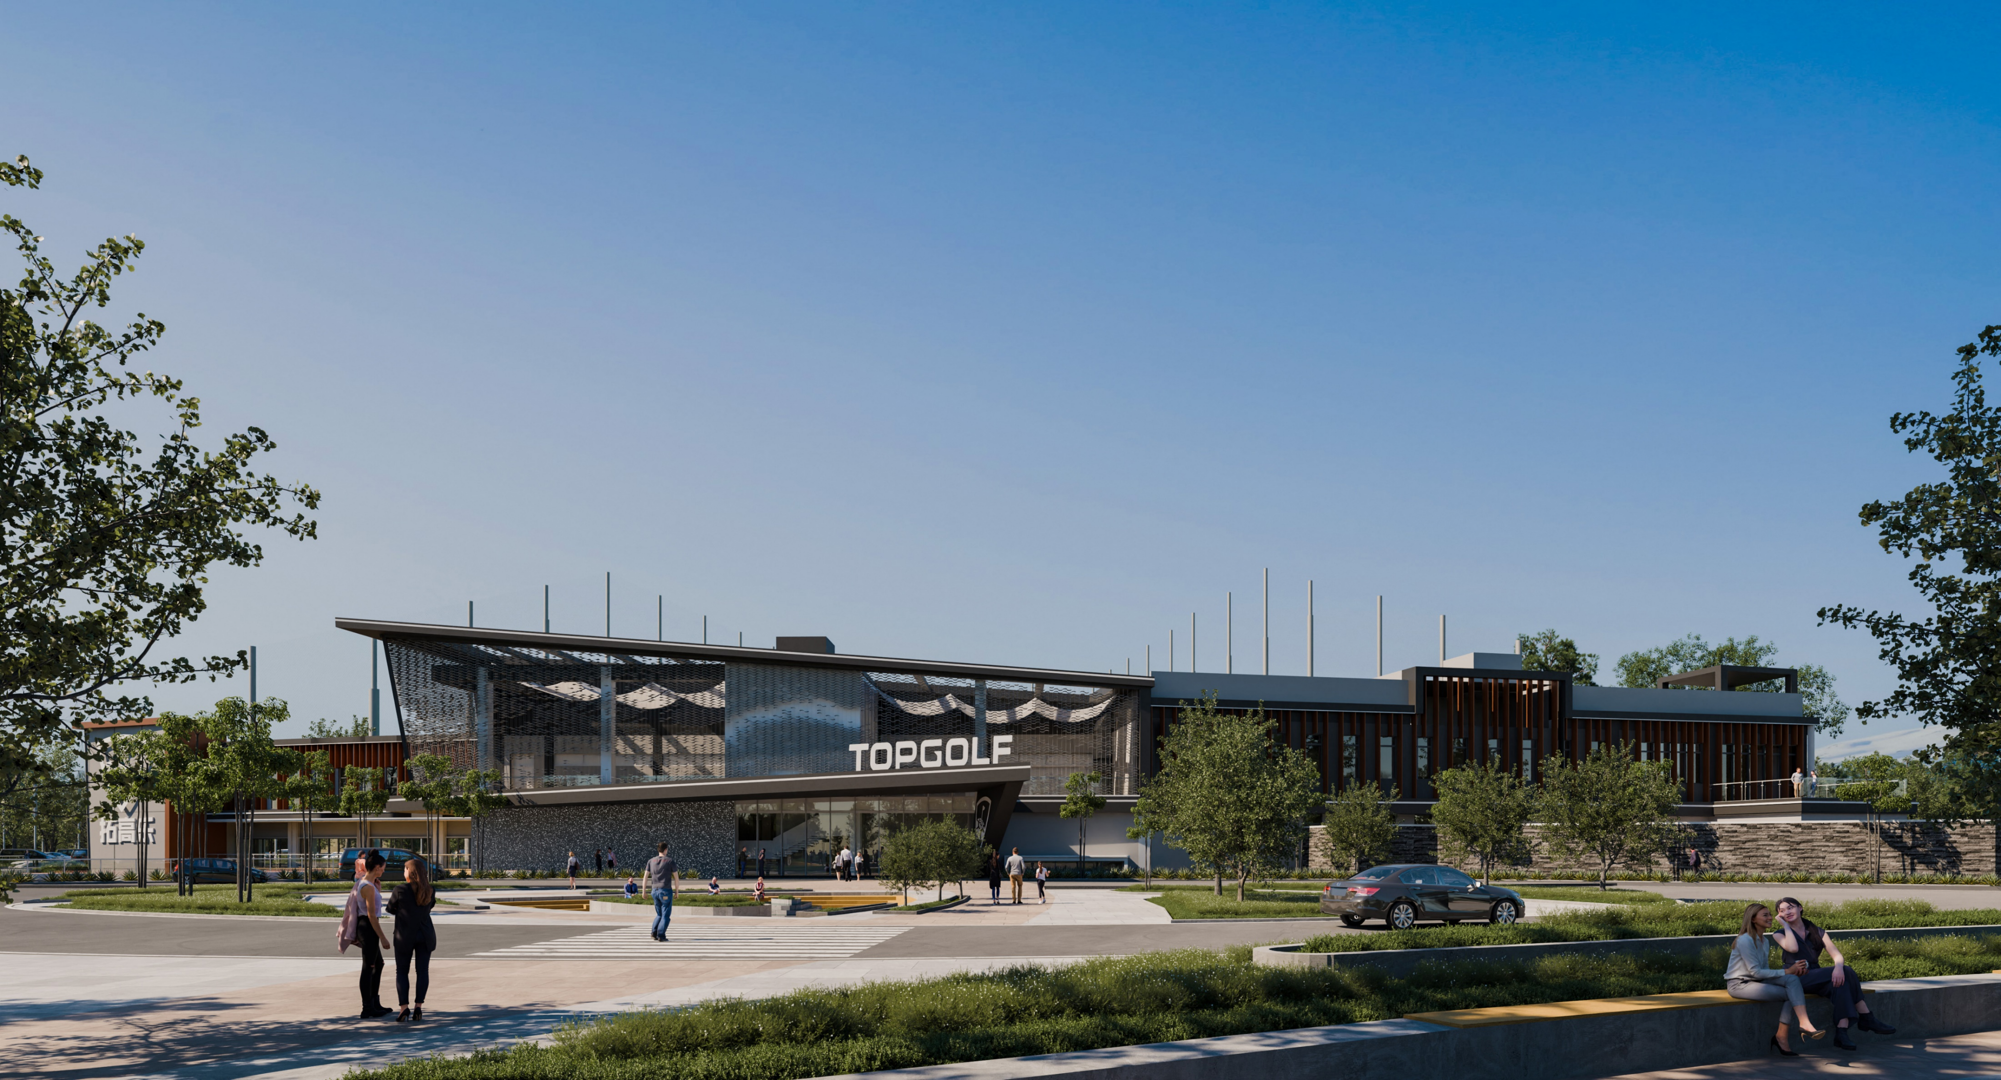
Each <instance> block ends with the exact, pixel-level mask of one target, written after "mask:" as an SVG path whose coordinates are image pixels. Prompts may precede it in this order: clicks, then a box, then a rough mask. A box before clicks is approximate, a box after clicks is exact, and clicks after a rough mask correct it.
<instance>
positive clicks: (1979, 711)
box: [1819, 326, 2001, 817]
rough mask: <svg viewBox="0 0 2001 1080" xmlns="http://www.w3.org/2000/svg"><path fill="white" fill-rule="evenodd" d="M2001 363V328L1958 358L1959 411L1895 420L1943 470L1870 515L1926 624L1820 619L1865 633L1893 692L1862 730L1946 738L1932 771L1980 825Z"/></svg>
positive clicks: (1849, 616)
mask: <svg viewBox="0 0 2001 1080" xmlns="http://www.w3.org/2000/svg"><path fill="white" fill-rule="evenodd" d="M1994 356H2001V326H1989V327H1987V328H1985V329H1983V330H1981V331H1980V336H1979V338H1978V339H1976V340H1974V341H1971V342H1969V343H1967V344H1965V345H1963V346H1961V347H1960V349H1959V365H1958V368H1957V370H1955V371H1954V372H1953V376H1952V381H1953V385H1954V386H1955V387H1956V391H1955V393H1954V395H1953V402H1952V410H1951V411H1950V412H1947V413H1944V414H1942V415H1934V414H1932V413H1931V412H1928V411H1924V410H1920V411H1917V412H1899V413H1896V414H1894V415H1892V416H1891V417H1890V430H1891V431H1892V432H1895V433H1896V434H1899V435H1902V436H1904V449H1905V450H1906V451H1908V452H1910V453H1914V454H1915V453H1920V452H1922V453H1924V454H1927V455H1929V456H1930V457H1931V458H1932V460H1933V461H1936V462H1937V463H1938V464H1939V466H1940V467H1941V468H1942V469H1943V471H1944V474H1945V475H1944V476H1942V477H1938V478H1935V479H1930V480H1927V481H1926V482H1924V483H1921V484H1919V485H1918V486H1916V487H1914V488H1912V489H1911V490H1910V491H1909V492H1907V493H1905V495H1904V496H1903V498H1901V499H1897V500H1895V501H1893V502H1882V501H1874V502H1870V503H1868V504H1867V505H1865V506H1863V507H1862V512H1861V520H1862V524H1863V525H1864V526H1870V527H1874V528H1875V529H1876V536H1877V543H1878V544H1879V545H1880V546H1881V547H1882V548H1883V550H1884V551H1885V552H1888V553H1890V554H1892V555H1896V556H1899V557H1901V558H1903V559H1906V560H1912V559H1915V560H1916V561H1915V562H1913V563H1912V564H1911V569H1910V572H1909V575H1908V577H1909V580H1910V583H1911V585H1912V587H1913V588H1914V589H1916V590H1917V593H1918V599H1919V601H1920V604H1921V606H1922V607H1923V608H1924V609H1926V610H1928V611H1929V612H1930V614H1928V615H1924V616H1922V617H1906V616H1904V615H1900V614H1898V613H1896V612H1891V611H1873V610H1872V611H1867V612H1865V611H1863V610H1862V609H1861V608H1858V607H1854V606H1852V605H1847V604H1835V605H1831V606H1828V607H1824V608H1821V609H1820V611H1819V615H1820V618H1821V620H1822V621H1823V622H1831V623H1835V624H1837V625H1839V626H1845V627H1848V628H1850V629H1853V628H1855V627H1858V626H1859V627H1862V628H1863V629H1866V630H1868V631H1869V634H1870V635H1871V636H1872V637H1874V638H1875V639H1876V644H1877V646H1878V652H1877V655H1878V656H1879V657H1881V658H1882V660H1883V661H1884V662H1885V663H1887V664H1889V665H1890V666H1891V667H1892V668H1894V669H1895V670H1896V672H1897V687H1896V689H1894V690H1892V691H1891V692H1890V693H1889V695H1888V696H1886V697H1884V698H1883V699H1881V700H1879V701H1865V702H1863V703H1862V704H1861V705H1860V706H1858V707H1857V708H1856V710H1855V712H1856V715H1857V716H1860V717H1861V718H1862V719H1863V720H1864V722H1867V721H1869V720H1874V719H1881V718H1888V717H1892V716H1909V717H1915V718H1916V719H1917V720H1918V721H1920V722H1921V723H1924V724H1927V725H1936V726H1938V727H1940V728H1943V729H1944V731H1945V736H1944V738H1943V740H1942V741H1941V745H1940V747H1939V751H1938V753H1937V754H1928V755H1926V756H1927V757H1928V758H1929V759H1930V760H1932V761H1934V762H1940V763H1943V762H1946V761H1951V762H1953V763H1955V767H1956V769H1957V771H1958V772H1959V773H1960V774H1961V781H1960V782H1961V790H1962V792H1963V794H1964V795H1965V796H1966V797H1967V798H1968V799H1970V800H1972V801H1973V803H1974V805H1976V806H1977V807H1979V809H1980V813H1981V816H1986V817H1991V816H1994V815H1995V814H1996V813H1997V812H2001V663H1997V657H2001V409H1996V408H1993V407H1991V406H1989V405H1988V404H1987V391H1986V387H1985V386H1984V384H1983V379H1984V376H1983V374H1982V372H1981V358H1982V357H1994Z"/></svg>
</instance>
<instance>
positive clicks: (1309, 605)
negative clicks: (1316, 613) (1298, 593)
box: [1306, 578, 1313, 676]
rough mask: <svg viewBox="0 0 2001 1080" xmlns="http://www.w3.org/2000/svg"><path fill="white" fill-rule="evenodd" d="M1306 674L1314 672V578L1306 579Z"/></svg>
mask: <svg viewBox="0 0 2001 1080" xmlns="http://www.w3.org/2000/svg"><path fill="white" fill-rule="evenodd" d="M1306 674H1307V675H1308V676H1311V675H1312V674H1313V579H1312V578H1307V579H1306Z"/></svg>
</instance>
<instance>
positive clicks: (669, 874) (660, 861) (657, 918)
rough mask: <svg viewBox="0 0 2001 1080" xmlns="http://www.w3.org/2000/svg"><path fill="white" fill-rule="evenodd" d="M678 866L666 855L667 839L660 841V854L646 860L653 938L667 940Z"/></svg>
mask: <svg viewBox="0 0 2001 1080" xmlns="http://www.w3.org/2000/svg"><path fill="white" fill-rule="evenodd" d="M680 876H681V875H680V871H679V868H678V867H676V866H675V865H674V860H673V859H671V858H669V857H668V856H667V841H665V840H662V841H661V842H660V854H658V855H655V856H654V857H652V858H651V859H648V860H646V888H647V889H648V890H650V891H651V892H652V894H653V940H655V941H666V940H667V923H668V922H669V921H671V920H672V919H673V918H674V890H675V889H676V888H678V887H679V886H678V882H679V880H680Z"/></svg>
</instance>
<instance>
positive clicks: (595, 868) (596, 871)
mask: <svg viewBox="0 0 2001 1080" xmlns="http://www.w3.org/2000/svg"><path fill="white" fill-rule="evenodd" d="M591 864H592V865H591V876H592V877H603V876H604V849H603V848H598V849H596V850H595V851H592V852H591Z"/></svg>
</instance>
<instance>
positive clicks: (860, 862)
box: [855, 848, 868, 880]
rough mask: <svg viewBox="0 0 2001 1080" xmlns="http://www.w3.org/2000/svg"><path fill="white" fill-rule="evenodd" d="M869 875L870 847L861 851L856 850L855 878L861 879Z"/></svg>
mask: <svg viewBox="0 0 2001 1080" xmlns="http://www.w3.org/2000/svg"><path fill="white" fill-rule="evenodd" d="M867 876H868V849H867V848H863V849H861V850H860V851H857V852H855V879H856V880H860V879H862V878H865V877H867Z"/></svg>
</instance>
